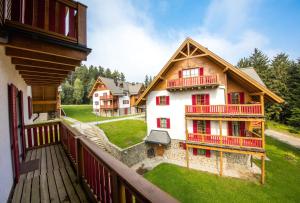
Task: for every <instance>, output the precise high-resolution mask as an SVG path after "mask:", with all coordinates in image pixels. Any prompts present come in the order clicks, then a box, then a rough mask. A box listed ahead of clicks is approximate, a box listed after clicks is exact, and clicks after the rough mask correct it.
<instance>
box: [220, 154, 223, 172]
mask: <svg viewBox="0 0 300 203" xmlns="http://www.w3.org/2000/svg"><path fill="white" fill-rule="evenodd" d="M220 176H223V152H222V151H220Z"/></svg>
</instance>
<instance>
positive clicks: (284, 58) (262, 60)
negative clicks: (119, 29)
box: [61, 49, 300, 128]
mask: <svg viewBox="0 0 300 203" xmlns="http://www.w3.org/2000/svg"><path fill="white" fill-rule="evenodd" d="M237 67H238V68H245V67H254V68H255V70H256V72H257V73H258V75H259V76H260V77H261V79H262V80H263V82H264V83H265V85H266V86H267V87H268V88H269V89H270V90H272V91H273V92H275V93H276V94H277V95H279V96H281V97H282V98H283V99H284V100H285V102H284V103H283V104H270V103H267V104H266V115H267V118H268V119H270V120H274V121H278V122H281V123H284V124H289V125H292V126H294V127H298V128H300V59H298V60H291V59H290V58H289V57H288V55H287V54H285V53H280V54H277V55H276V56H274V57H273V58H272V59H270V58H269V57H268V56H267V55H266V54H264V53H263V52H262V51H260V50H258V49H254V51H253V53H252V54H251V55H250V56H248V57H244V58H242V59H240V60H239V62H238V63H237ZM99 76H102V77H108V78H113V79H117V80H121V81H125V80H126V77H125V74H124V73H122V72H119V71H118V70H114V71H112V70H111V69H109V68H103V67H101V66H89V67H87V66H86V65H82V66H80V67H77V68H76V70H75V71H74V72H72V73H71V74H70V75H69V76H68V78H67V79H66V80H65V82H64V83H63V84H62V93H61V97H62V104H89V103H91V99H90V98H88V93H89V91H90V89H91V88H92V87H93V84H94V83H95V81H96V79H97V78H98V77H99ZM152 80H153V77H152V76H149V75H146V76H145V79H144V85H145V86H146V87H147V86H148V85H149V84H150V83H151V82H152Z"/></svg>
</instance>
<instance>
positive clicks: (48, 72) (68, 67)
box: [3, 32, 90, 86]
mask: <svg viewBox="0 0 300 203" xmlns="http://www.w3.org/2000/svg"><path fill="white" fill-rule="evenodd" d="M3 45H4V46H5V54H6V55H7V56H9V57H11V63H12V64H13V65H15V68H16V70H18V71H19V74H20V75H21V76H22V78H23V79H24V81H25V82H26V84H27V85H29V86H39V85H53V86H59V85H60V84H61V83H62V82H63V81H64V80H65V78H67V76H68V74H69V73H70V72H71V71H74V70H75V68H76V67H77V66H80V64H81V61H83V60H86V58H87V55H88V54H89V53H90V49H88V48H86V49H83V48H82V47H80V48H78V49H76V48H75V46H66V44H64V42H60V43H58V42H57V41H55V42H53V43H51V42H50V41H49V39H48V40H44V39H42V38H39V37H36V36H35V37H33V36H26V35H24V34H23V33H18V32H12V33H9V36H8V41H7V43H5V44H3Z"/></svg>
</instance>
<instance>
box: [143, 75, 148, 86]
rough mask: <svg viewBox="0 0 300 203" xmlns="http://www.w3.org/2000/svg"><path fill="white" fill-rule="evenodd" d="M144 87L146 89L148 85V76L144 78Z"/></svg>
mask: <svg viewBox="0 0 300 203" xmlns="http://www.w3.org/2000/svg"><path fill="white" fill-rule="evenodd" d="M144 85H145V87H148V85H149V78H148V75H146V76H145V81H144Z"/></svg>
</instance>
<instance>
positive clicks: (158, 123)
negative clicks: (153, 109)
mask: <svg viewBox="0 0 300 203" xmlns="http://www.w3.org/2000/svg"><path fill="white" fill-rule="evenodd" d="M156 124H157V127H158V128H160V118H157V119H156Z"/></svg>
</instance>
